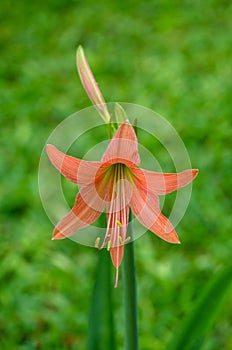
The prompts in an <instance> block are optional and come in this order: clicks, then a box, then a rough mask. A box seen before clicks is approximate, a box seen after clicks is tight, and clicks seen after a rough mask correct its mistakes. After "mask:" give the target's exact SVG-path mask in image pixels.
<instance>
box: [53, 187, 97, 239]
mask: <svg viewBox="0 0 232 350" xmlns="http://www.w3.org/2000/svg"><path fill="white" fill-rule="evenodd" d="M90 192H91V190H90V189H89V188H88V187H85V188H82V189H81V190H80V192H79V193H78V194H77V197H76V200H75V204H74V207H73V208H72V210H71V211H70V212H69V213H68V214H67V215H65V217H63V219H61V220H60V221H59V223H58V224H57V225H56V227H55V229H54V231H53V239H63V238H66V237H69V236H71V235H73V234H74V233H76V232H77V231H78V230H80V229H81V228H84V227H86V226H88V225H90V224H92V223H93V222H94V221H96V220H97V219H98V217H99V216H100V215H101V213H102V211H103V206H102V204H101V203H99V206H97V203H98V197H97V196H96V197H92V198H91V199H90V198H89V194H88V193H90ZM83 197H84V198H83ZM86 198H87V199H88V200H89V203H86ZM96 207H98V209H99V210H95V209H94V208H96Z"/></svg>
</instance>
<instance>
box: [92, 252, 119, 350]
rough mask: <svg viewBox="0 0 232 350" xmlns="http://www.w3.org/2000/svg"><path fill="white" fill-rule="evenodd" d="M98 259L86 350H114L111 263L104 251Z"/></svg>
mask: <svg viewBox="0 0 232 350" xmlns="http://www.w3.org/2000/svg"><path fill="white" fill-rule="evenodd" d="M98 259H99V262H98V267H97V276H96V282H95V286H94V290H93V295H92V303H91V308H90V315H89V328H88V350H109V349H111V350H115V349H116V344H115V338H114V324H113V307H112V295H111V292H112V282H111V261H110V256H109V253H108V252H107V250H106V249H102V250H101V251H100V252H99V257H98Z"/></svg>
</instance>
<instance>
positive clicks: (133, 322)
mask: <svg viewBox="0 0 232 350" xmlns="http://www.w3.org/2000/svg"><path fill="white" fill-rule="evenodd" d="M131 217H132V215H131V211H130V214H129V220H130V223H129V225H128V233H129V235H130V237H133V232H132V224H131ZM122 279H123V302H124V315H125V316H124V322H125V349H126V350H138V349H139V341H138V339H139V337H138V310H137V305H138V303H137V289H136V266H135V255H134V242H133V240H132V241H131V242H130V243H128V244H126V245H125V252H124V258H123V263H122Z"/></svg>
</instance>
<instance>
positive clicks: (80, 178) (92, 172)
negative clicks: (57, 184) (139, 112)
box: [47, 121, 198, 287]
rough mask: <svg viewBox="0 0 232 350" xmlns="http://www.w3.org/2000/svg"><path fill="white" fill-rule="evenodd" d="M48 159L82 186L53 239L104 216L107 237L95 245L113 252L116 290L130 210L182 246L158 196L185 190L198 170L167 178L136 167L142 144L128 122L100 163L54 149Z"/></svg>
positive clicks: (111, 253)
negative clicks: (105, 218)
mask: <svg viewBox="0 0 232 350" xmlns="http://www.w3.org/2000/svg"><path fill="white" fill-rule="evenodd" d="M47 154H48V156H49V158H50V161H51V162H52V164H53V165H54V166H55V167H56V168H57V169H58V170H59V172H60V173H61V174H62V175H64V176H65V177H66V178H67V179H68V180H70V181H72V182H74V183H75V184H77V185H79V186H80V187H81V188H80V190H79V192H78V194H77V197H76V200H75V204H74V206H73V208H72V210H71V211H70V212H69V213H68V214H67V215H66V216H65V217H64V218H63V219H61V221H60V222H59V223H58V224H57V225H56V227H55V229H54V232H53V239H62V238H65V237H69V236H71V235H73V234H74V233H76V232H77V231H78V230H80V229H82V228H84V227H86V226H88V225H91V224H92V223H93V222H95V221H96V220H97V219H98V217H99V216H100V215H101V213H102V212H104V211H105V212H106V217H107V228H106V233H105V237H104V240H103V241H102V242H100V237H99V238H97V239H96V242H95V246H96V247H97V248H99V249H101V248H103V247H106V248H107V249H108V250H109V251H110V255H111V259H112V262H113V265H114V266H115V268H116V281H115V287H116V286H117V283H118V268H119V266H120V264H121V262H122V258H123V252H124V244H125V243H126V242H128V240H129V239H130V237H127V226H128V220H129V209H131V210H132V212H133V214H134V215H135V216H136V218H137V219H138V220H139V221H140V223H142V225H144V226H145V227H146V228H147V229H148V230H150V231H151V232H153V233H154V234H156V235H157V236H159V237H160V238H162V239H163V240H165V241H167V242H170V243H179V239H178V236H177V233H176V231H175V229H174V227H173V226H172V224H171V223H170V221H169V220H168V219H167V218H166V217H165V216H164V215H163V214H162V213H161V211H160V208H159V198H158V196H159V195H164V194H167V193H171V192H173V191H175V190H177V189H179V188H181V187H184V186H186V185H187V184H188V183H190V182H191V181H192V180H193V179H194V178H195V177H196V176H197V173H198V170H197V169H190V170H185V171H183V172H180V173H173V174H163V173H157V172H153V171H148V170H144V169H141V168H138V165H139V163H140V157H139V153H138V140H137V137H136V134H135V132H134V129H133V127H132V125H131V124H130V123H129V121H125V122H124V123H123V124H122V125H121V126H120V127H119V128H118V130H117V132H116V133H115V135H114V137H113V138H112V139H111V141H110V143H109V145H108V147H107V149H106V151H105V153H104V154H103V156H102V159H101V161H100V162H90V161H84V160H81V159H78V158H74V157H71V156H68V155H66V154H64V153H62V152H61V151H59V150H58V149H56V148H55V147H54V146H53V145H47Z"/></svg>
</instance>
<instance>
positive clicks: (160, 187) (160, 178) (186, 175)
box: [133, 168, 198, 195]
mask: <svg viewBox="0 0 232 350" xmlns="http://www.w3.org/2000/svg"><path fill="white" fill-rule="evenodd" d="M133 173H134V175H135V180H136V182H137V183H138V182H140V184H143V187H144V188H148V189H149V191H153V192H155V193H157V194H159V195H164V194H167V193H171V192H173V191H176V190H178V189H179V188H182V187H184V186H186V185H188V184H189V183H190V182H191V181H193V180H194V179H195V177H196V176H197V174H198V169H189V170H185V171H182V172H180V173H170V174H169V173H166V174H165V173H156V172H153V171H149V170H144V169H138V168H135V169H133Z"/></svg>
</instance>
